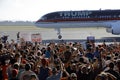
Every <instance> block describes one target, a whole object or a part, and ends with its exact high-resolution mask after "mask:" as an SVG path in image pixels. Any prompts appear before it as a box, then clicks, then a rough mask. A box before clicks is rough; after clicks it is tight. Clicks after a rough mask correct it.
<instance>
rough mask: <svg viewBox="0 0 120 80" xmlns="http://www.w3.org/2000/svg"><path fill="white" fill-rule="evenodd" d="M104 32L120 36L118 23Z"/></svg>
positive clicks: (119, 24)
mask: <svg viewBox="0 0 120 80" xmlns="http://www.w3.org/2000/svg"><path fill="white" fill-rule="evenodd" d="M106 31H107V32H108V33H112V34H114V35H119V34H120V23H115V24H112V25H111V27H109V28H107V29H106Z"/></svg>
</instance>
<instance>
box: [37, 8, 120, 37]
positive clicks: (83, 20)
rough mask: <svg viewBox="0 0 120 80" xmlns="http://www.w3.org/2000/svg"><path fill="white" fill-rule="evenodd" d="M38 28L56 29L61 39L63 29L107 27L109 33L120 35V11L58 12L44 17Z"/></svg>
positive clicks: (38, 22) (40, 20)
mask: <svg viewBox="0 0 120 80" xmlns="http://www.w3.org/2000/svg"><path fill="white" fill-rule="evenodd" d="M35 25H36V26H37V27H41V28H55V29H56V30H57V34H58V38H59V39H61V38H62V36H61V31H60V29H61V28H81V27H82V28H84V27H105V28H106V31H107V32H108V33H112V34H114V35H119V34H120V10H118V9H116V10H110V9H109V10H108V9H107V10H101V9H100V10H81V11H56V12H51V13H47V14H45V15H43V16H42V17H41V18H40V19H39V20H38V21H36V22H35Z"/></svg>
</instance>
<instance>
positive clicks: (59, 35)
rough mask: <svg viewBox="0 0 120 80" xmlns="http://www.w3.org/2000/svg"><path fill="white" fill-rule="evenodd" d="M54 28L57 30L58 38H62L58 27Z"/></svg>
mask: <svg viewBox="0 0 120 80" xmlns="http://www.w3.org/2000/svg"><path fill="white" fill-rule="evenodd" d="M56 30H57V35H58V39H62V35H61V31H60V28H56Z"/></svg>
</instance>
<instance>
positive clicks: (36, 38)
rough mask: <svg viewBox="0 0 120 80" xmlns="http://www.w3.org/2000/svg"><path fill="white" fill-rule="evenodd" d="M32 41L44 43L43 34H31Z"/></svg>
mask: <svg viewBox="0 0 120 80" xmlns="http://www.w3.org/2000/svg"><path fill="white" fill-rule="evenodd" d="M31 41H32V42H42V38H41V34H40V33H37V34H31Z"/></svg>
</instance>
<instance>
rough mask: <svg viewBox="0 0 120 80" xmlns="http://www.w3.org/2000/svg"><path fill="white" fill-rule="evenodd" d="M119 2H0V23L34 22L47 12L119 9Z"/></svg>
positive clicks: (25, 0)
mask: <svg viewBox="0 0 120 80" xmlns="http://www.w3.org/2000/svg"><path fill="white" fill-rule="evenodd" d="M119 3H120V0H0V21H5V20H8V21H36V20H38V19H39V18H40V17H41V16H43V15H44V14H46V13H49V12H55V11H66V10H68V11H70V10H99V9H103V10H104V9H120V5H119Z"/></svg>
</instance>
